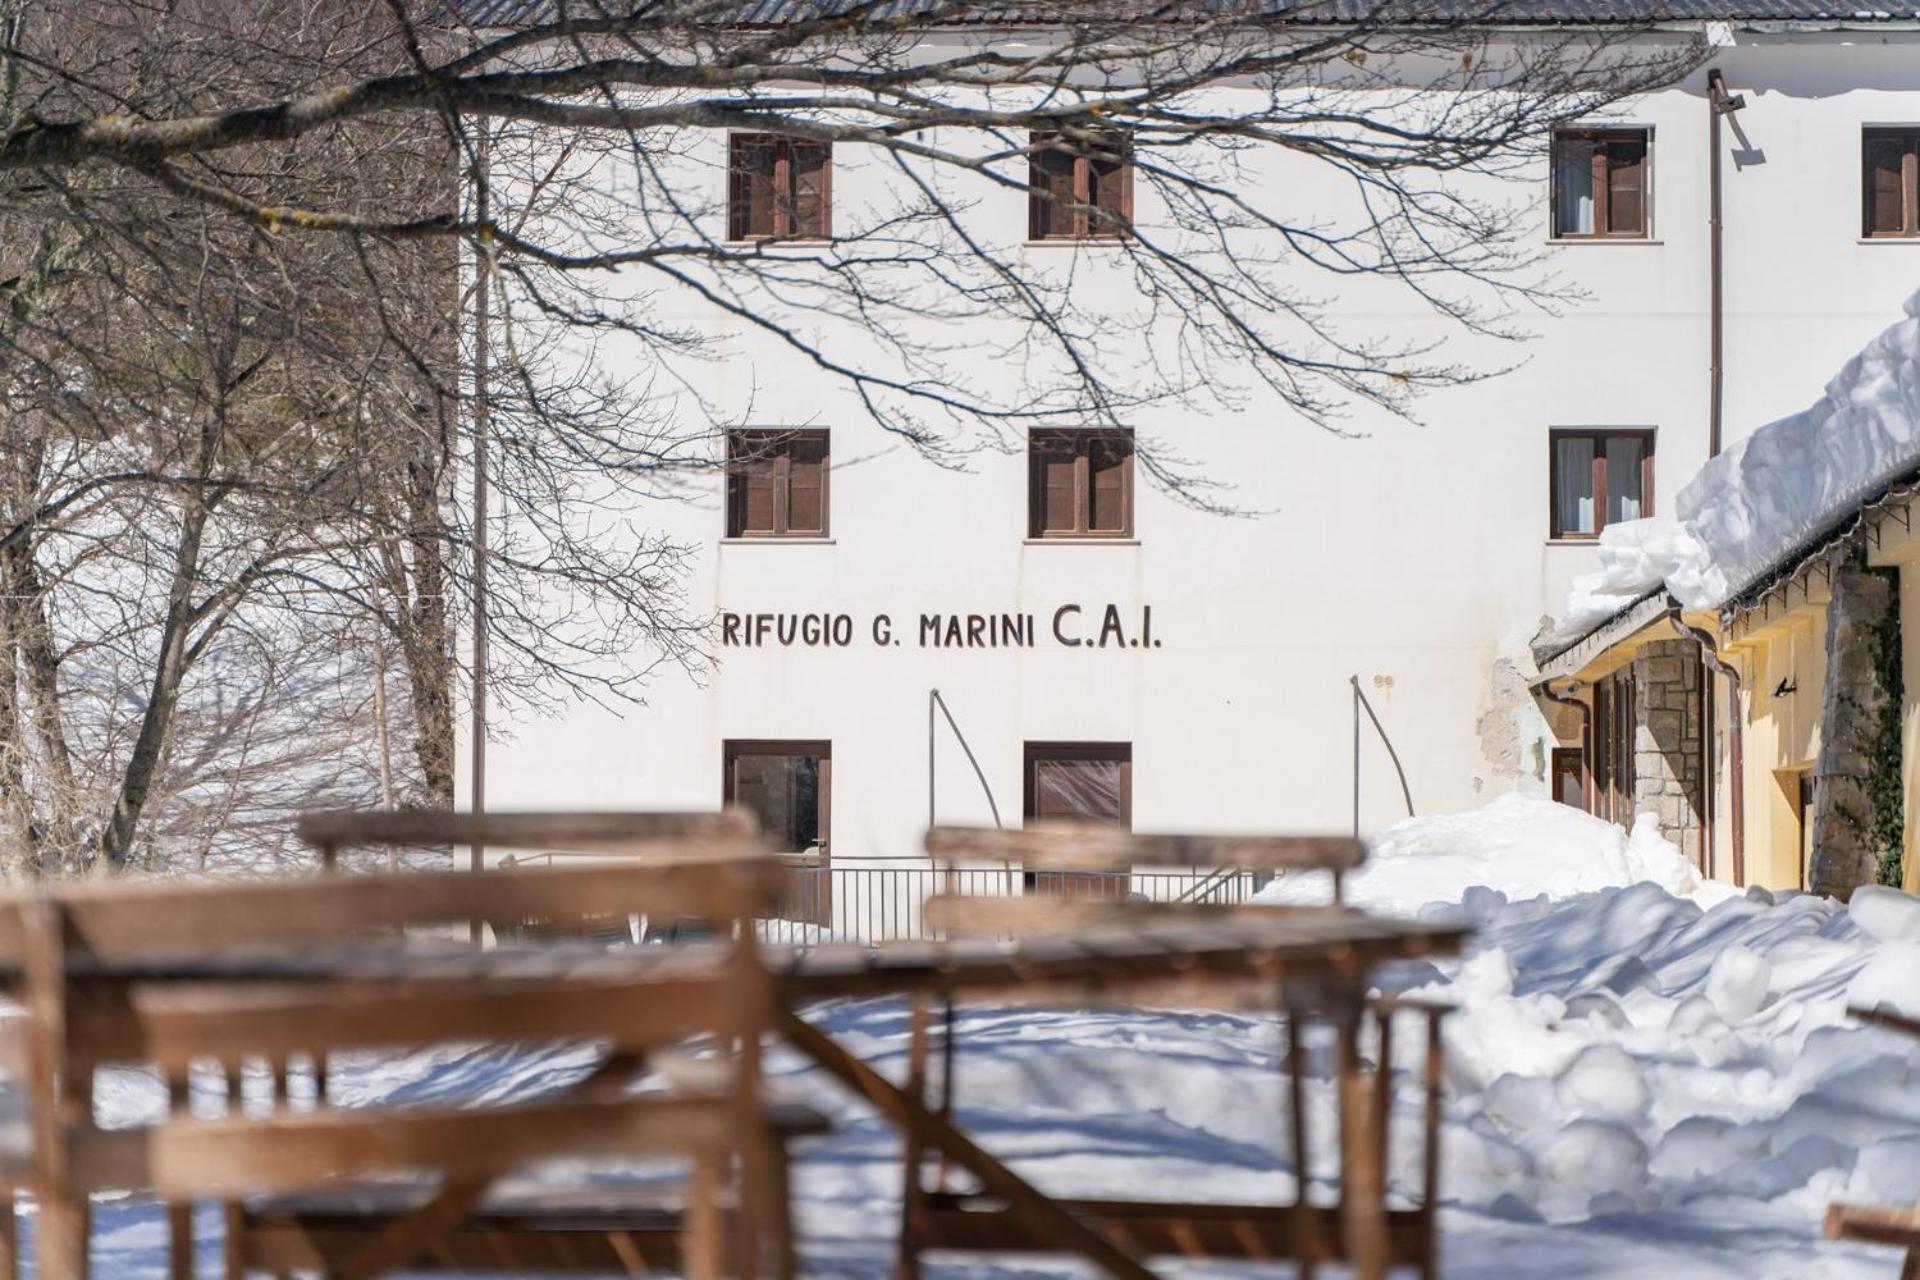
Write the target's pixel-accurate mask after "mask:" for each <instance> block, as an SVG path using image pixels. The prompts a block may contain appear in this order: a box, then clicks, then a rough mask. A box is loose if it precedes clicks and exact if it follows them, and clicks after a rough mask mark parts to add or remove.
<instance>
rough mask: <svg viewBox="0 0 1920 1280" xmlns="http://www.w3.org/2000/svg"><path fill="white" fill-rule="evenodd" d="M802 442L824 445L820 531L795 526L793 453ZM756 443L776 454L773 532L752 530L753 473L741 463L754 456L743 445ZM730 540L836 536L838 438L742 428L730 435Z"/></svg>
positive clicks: (823, 430) (814, 430) (800, 430)
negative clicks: (834, 503) (749, 493)
mask: <svg viewBox="0 0 1920 1280" xmlns="http://www.w3.org/2000/svg"><path fill="white" fill-rule="evenodd" d="M801 440H808V441H812V440H818V441H819V442H820V527H819V528H818V529H795V528H793V527H792V522H791V508H792V505H793V451H792V446H793V444H794V443H795V442H797V441H801ZM749 443H756V444H757V447H759V448H762V449H766V450H768V451H769V452H771V455H772V457H773V460H774V490H773V528H772V529H748V528H747V527H746V508H747V487H746V486H747V473H746V472H745V470H743V469H742V467H741V464H742V463H743V462H745V461H747V460H748V459H749V458H750V457H755V456H760V455H756V454H748V453H744V452H741V451H740V450H741V446H743V445H746V444H749ZM726 469H727V500H726V520H727V529H726V536H727V537H729V538H739V539H758V540H761V541H773V540H778V539H782V538H816V539H817V538H828V537H831V536H832V529H833V506H832V489H833V486H832V481H831V477H832V475H833V440H832V431H831V429H830V428H827V427H740V428H736V429H734V430H731V431H728V432H727V468H726Z"/></svg>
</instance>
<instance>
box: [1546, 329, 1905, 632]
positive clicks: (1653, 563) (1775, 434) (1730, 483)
mask: <svg viewBox="0 0 1920 1280" xmlns="http://www.w3.org/2000/svg"><path fill="white" fill-rule="evenodd" d="M1905 311H1906V315H1905V318H1903V319H1902V320H1900V321H1899V322H1898V323H1896V324H1893V325H1891V326H1889V327H1888V328H1887V329H1886V330H1885V331H1884V332H1882V333H1881V334H1880V335H1879V336H1878V337H1876V338H1875V339H1874V340H1873V341H1872V342H1870V343H1868V344H1867V346H1866V347H1865V349H1863V350H1862V351H1861V352H1860V353H1859V354H1858V355H1856V356H1854V357H1853V359H1851V360H1849V361H1847V363H1846V365H1845V367H1843V368H1842V369H1841V370H1840V372H1839V373H1837V374H1835V375H1834V377H1833V380H1832V381H1831V382H1829V383H1828V384H1827V388H1826V394H1825V395H1823V396H1822V397H1821V398H1820V399H1819V400H1817V401H1815V402H1814V403H1813V404H1812V405H1811V406H1809V407H1808V408H1806V409H1803V410H1801V411H1800V412H1799V413H1796V414H1793V415H1792V416H1790V417H1786V418H1782V419H1780V420H1779V421H1777V422H1772V423H1769V424H1767V425H1766V426H1764V427H1761V428H1760V429H1759V430H1757V431H1755V432H1753V433H1752V434H1751V435H1749V436H1747V437H1746V438H1745V439H1743V440H1740V441H1739V442H1737V443H1735V444H1734V445H1732V446H1731V447H1729V448H1728V449H1727V450H1726V451H1725V452H1724V453H1721V454H1720V455H1719V456H1718V457H1716V458H1713V459H1711V460H1710V461H1709V462H1708V463H1707V465H1706V466H1704V467H1702V468H1701V469H1700V470H1699V471H1698V472H1697V473H1696V474H1695V475H1694V477H1693V479H1692V480H1690V481H1689V482H1688V483H1687V486H1686V487H1685V488H1684V489H1682V490H1681V491H1680V496H1679V498H1678V499H1677V501H1676V503H1675V514H1676V517H1677V518H1669V517H1665V516H1655V517H1651V518H1648V519H1645V520H1632V521H1626V522H1623V523H1621V524H1617V525H1609V526H1608V527H1607V528H1606V529H1605V530H1603V531H1602V532H1601V535H1600V570H1599V572H1597V573H1594V574H1588V575H1585V576H1583V577H1581V578H1578V579H1575V581H1574V582H1573V584H1572V587H1571V589H1570V590H1569V592H1568V595H1567V601H1566V605H1565V607H1564V608H1563V609H1562V611H1561V615H1560V617H1559V619H1558V620H1557V621H1556V622H1555V624H1554V626H1553V627H1552V628H1551V629H1550V630H1549V631H1548V632H1547V633H1546V634H1545V635H1544V636H1542V637H1541V641H1542V643H1543V644H1544V645H1546V646H1548V647H1553V646H1555V645H1557V644H1565V643H1568V642H1570V641H1572V640H1576V639H1578V638H1579V637H1580V636H1582V635H1584V634H1585V633H1586V632H1588V631H1590V630H1592V629H1593V628H1594V627H1595V626H1597V625H1598V624H1599V623H1601V622H1604V621H1605V620H1606V619H1608V618H1610V617H1612V616H1613V615H1614V614H1616V613H1618V612H1619V611H1620V610H1621V609H1623V608H1625V607H1626V606H1627V605H1629V604H1632V603H1633V602H1634V601H1636V600H1638V599H1640V598H1641V597H1642V596H1644V595H1646V594H1647V593H1648V592H1649V591H1653V590H1656V589H1661V588H1664V589H1665V590H1667V591H1669V592H1671V593H1672V595H1673V597H1674V598H1675V599H1676V600H1678V601H1680V603H1681V604H1682V605H1684V606H1686V607H1687V608H1689V609H1708V608H1714V607H1717V606H1719V605H1722V604H1725V603H1726V602H1727V601H1728V600H1729V599H1731V598H1732V597H1733V596H1734V595H1735V594H1737V593H1738V592H1740V591H1742V590H1744V589H1745V588H1746V587H1748V586H1749V585H1751V584H1752V583H1753V582H1754V581H1756V580H1757V579H1759V578H1760V577H1761V576H1762V575H1763V574H1765V573H1767V572H1769V571H1770V570H1772V569H1773V568H1775V567H1776V566H1777V565H1778V564H1779V563H1780V562H1781V560H1782V559H1784V558H1785V557H1786V556H1787V555H1789V554H1791V553H1792V552H1793V551H1794V550H1795V549H1797V548H1799V547H1801V546H1804V545H1805V544H1806V543H1808V542H1809V541H1811V540H1813V539H1815V538H1818V537H1820V536H1821V535H1822V534H1825V533H1827V532H1829V531H1831V530H1832V529H1834V528H1836V527H1837V526H1838V525H1840V524H1841V523H1842V522H1844V521H1845V520H1846V519H1847V518H1848V517H1849V516H1850V515H1851V514H1852V513H1853V512H1854V510H1855V509H1856V508H1857V507H1858V505H1859V504H1860V503H1861V502H1862V501H1863V500H1865V499H1868V498H1871V497H1872V496H1873V495H1874V494H1875V493H1877V492H1879V491H1880V490H1881V489H1884V488H1885V487H1886V485H1887V484H1888V483H1889V482H1890V481H1892V480H1894V479H1896V478H1898V477H1900V476H1901V475H1903V474H1905V473H1907V472H1910V471H1912V470H1913V469H1914V468H1915V467H1916V466H1920V294H1915V295H1914V296H1913V297H1912V298H1909V299H1908V300H1907V304H1906V307H1905Z"/></svg>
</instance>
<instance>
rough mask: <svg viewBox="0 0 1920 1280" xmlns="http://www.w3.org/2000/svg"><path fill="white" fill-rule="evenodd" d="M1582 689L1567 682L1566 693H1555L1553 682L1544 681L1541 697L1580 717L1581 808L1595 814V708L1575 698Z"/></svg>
mask: <svg viewBox="0 0 1920 1280" xmlns="http://www.w3.org/2000/svg"><path fill="white" fill-rule="evenodd" d="M1579 687H1580V682H1579V681H1578V680H1570V681H1568V682H1567V691H1566V692H1565V693H1555V692H1554V691H1553V682H1552V681H1550V680H1543V681H1541V683H1540V696H1541V697H1543V698H1545V699H1546V700H1547V701H1548V702H1557V703H1559V704H1560V705H1561V706H1563V707H1572V708H1573V709H1574V710H1575V711H1576V712H1578V713H1579V715H1580V807H1581V808H1583V809H1585V810H1586V811H1587V812H1588V813H1592V812H1593V708H1592V707H1589V706H1588V705H1587V704H1586V703H1584V702H1582V701H1581V700H1580V699H1578V698H1576V697H1574V696H1573V691H1574V690H1575V689H1577V688H1579Z"/></svg>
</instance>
